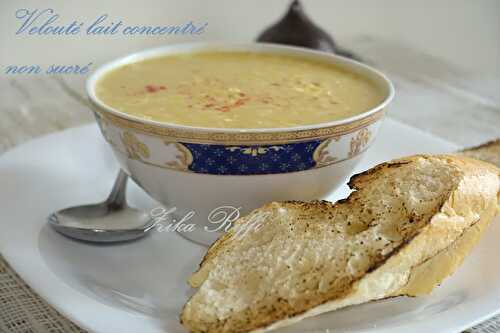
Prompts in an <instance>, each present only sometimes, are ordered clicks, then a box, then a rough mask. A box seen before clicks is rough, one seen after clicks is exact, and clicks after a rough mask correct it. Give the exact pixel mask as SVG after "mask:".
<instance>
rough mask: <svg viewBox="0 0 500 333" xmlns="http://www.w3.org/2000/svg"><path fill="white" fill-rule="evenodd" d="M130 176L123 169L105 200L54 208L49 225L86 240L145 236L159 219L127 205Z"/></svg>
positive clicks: (125, 239)
mask: <svg viewBox="0 0 500 333" xmlns="http://www.w3.org/2000/svg"><path fill="white" fill-rule="evenodd" d="M127 179H128V176H127V174H126V173H125V172H123V171H120V173H119V174H118V177H117V179H116V181H115V184H114V186H113V190H112V191H111V194H110V195H109V197H108V199H107V200H106V201H105V202H102V203H98V204H91V205H83V206H75V207H70V208H66V209H62V210H60V211H57V212H54V213H52V214H51V215H50V216H49V218H48V223H49V225H50V226H51V227H52V228H53V229H54V230H56V231H57V232H59V233H61V234H63V235H64V236H67V237H70V238H73V239H78V240H82V241H86V242H95V243H111V242H124V241H130V240H134V239H138V238H141V237H144V236H145V235H147V234H148V232H149V231H150V230H152V229H153V228H154V227H155V225H156V222H155V219H153V218H152V217H150V216H149V214H147V213H145V212H143V211H140V210H137V209H134V208H131V207H128V206H127V204H126V202H125V190H126V185H127Z"/></svg>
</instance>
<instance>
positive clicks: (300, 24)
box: [257, 0, 359, 60]
mask: <svg viewBox="0 0 500 333" xmlns="http://www.w3.org/2000/svg"><path fill="white" fill-rule="evenodd" d="M257 42H263V43H276V44H286V45H293V46H302V47H307V48H310V49H315V50H320V51H325V52H331V53H335V54H338V55H341V56H344V57H348V58H352V59H356V60H359V58H358V57H357V56H355V55H354V54H353V53H352V52H350V51H347V50H344V49H342V48H339V47H338V46H337V45H336V43H335V41H334V40H333V38H332V37H331V36H330V35H329V34H328V33H327V32H326V31H324V30H323V29H321V28H320V27H318V26H317V25H316V24H314V23H313V22H312V21H311V20H310V19H309V18H308V17H307V16H306V14H305V12H304V9H303V7H302V5H301V3H300V1H299V0H294V1H293V2H292V3H291V4H290V8H288V12H287V13H286V14H285V16H283V18H282V19H281V20H280V21H278V22H277V23H275V24H274V25H272V26H270V27H269V28H267V29H266V30H264V31H263V32H262V33H261V34H260V35H259V37H257Z"/></svg>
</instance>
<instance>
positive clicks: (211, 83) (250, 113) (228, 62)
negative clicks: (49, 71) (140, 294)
mask: <svg viewBox="0 0 500 333" xmlns="http://www.w3.org/2000/svg"><path fill="white" fill-rule="evenodd" d="M87 92H88V96H89V99H90V101H91V104H92V107H93V111H94V113H95V116H96V119H97V123H98V125H99V127H100V130H101V132H102V135H103V137H104V138H105V140H106V141H107V142H108V143H109V145H110V146H111V147H112V150H113V152H114V154H115V156H116V158H117V159H118V161H119V162H120V165H121V167H122V168H123V169H124V170H125V171H126V172H127V173H128V174H129V175H130V176H131V177H132V178H133V179H134V180H135V181H136V182H137V184H139V185H140V186H141V187H142V188H143V189H144V190H145V191H146V192H147V193H149V194H150V195H151V197H153V198H154V199H156V200H157V201H158V202H160V203H161V204H163V205H165V206H168V207H171V208H172V207H175V214H176V216H177V218H181V217H184V218H185V219H189V222H190V223H191V224H194V225H196V226H197V228H195V230H190V232H189V234H186V236H187V237H189V238H191V239H193V240H195V241H198V242H202V243H209V242H210V241H212V240H213V239H215V238H216V237H217V232H219V231H224V229H225V228H226V227H227V226H228V225H229V224H230V222H231V220H233V219H235V218H236V217H237V216H238V215H240V214H245V213H246V212H248V211H250V210H252V209H254V208H257V207H259V206H260V205H262V204H264V203H266V202H270V201H283V200H315V199H321V198H324V197H325V196H327V195H328V194H329V193H330V192H332V191H334V190H335V189H336V188H338V187H339V185H341V184H342V183H344V182H345V181H346V179H347V178H348V177H349V175H350V174H351V173H352V171H353V168H354V167H355V166H356V164H357V163H358V162H359V160H360V158H361V157H362V155H363V153H364V152H365V151H366V150H367V149H368V148H369V147H370V145H371V144H372V142H373V140H374V138H375V136H376V134H377V131H378V128H379V126H380V123H381V121H382V119H383V116H384V114H385V112H386V110H387V105H388V104H389V103H390V101H391V100H392V98H393V95H394V88H393V86H392V84H391V82H390V81H389V80H388V79H387V78H386V77H385V76H384V75H383V74H382V73H380V72H378V71H377V70H375V69H373V68H371V67H369V66H366V65H364V64H361V63H358V62H355V61H352V60H349V59H346V58H343V57H339V56H336V55H332V54H328V53H323V52H317V51H312V50H309V49H303V48H295V47H288V46H278V45H273V44H244V45H240V44H216V43H195V44H180V45H171V46H166V47H163V48H157V49H151V50H146V51H142V52H137V53H134V54H131V55H128V56H125V57H122V58H119V59H117V60H115V61H112V62H110V63H108V64H105V65H103V66H101V67H100V68H99V69H97V70H96V71H95V72H94V73H93V74H92V75H91V76H90V77H89V79H88V81H87ZM186 216H188V218H186Z"/></svg>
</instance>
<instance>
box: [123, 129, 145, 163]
mask: <svg viewBox="0 0 500 333" xmlns="http://www.w3.org/2000/svg"><path fill="white" fill-rule="evenodd" d="M121 140H122V143H123V145H124V146H125V149H126V150H127V155H128V157H129V158H131V159H134V160H143V159H148V158H149V156H150V155H151V153H150V152H149V148H148V146H146V145H145V144H144V143H143V142H141V141H140V140H139V139H138V138H137V137H136V136H135V135H134V134H133V133H132V132H130V131H124V132H123V133H122V135H121Z"/></svg>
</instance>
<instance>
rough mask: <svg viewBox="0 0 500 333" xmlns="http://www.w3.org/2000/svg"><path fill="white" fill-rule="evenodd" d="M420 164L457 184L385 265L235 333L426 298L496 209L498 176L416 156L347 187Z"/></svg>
mask: <svg viewBox="0 0 500 333" xmlns="http://www.w3.org/2000/svg"><path fill="white" fill-rule="evenodd" d="M421 159H439V160H440V161H441V162H443V163H446V164H449V165H451V166H453V168H456V169H457V170H460V181H459V182H458V183H457V186H455V187H454V188H453V189H452V190H451V191H450V192H449V193H446V194H445V195H443V200H442V201H441V203H440V205H438V206H437V207H436V210H435V211H434V212H433V213H432V217H431V218H430V220H429V222H428V223H427V224H426V225H425V226H424V227H422V228H421V229H420V230H419V231H418V233H417V234H415V235H414V236H413V237H412V238H411V239H409V240H408V241H407V242H406V243H403V244H401V246H399V247H398V248H397V249H395V250H394V251H392V252H391V253H390V254H389V255H388V256H387V257H386V258H385V260H383V261H382V262H379V263H377V265H376V266H374V267H371V268H370V270H369V271H368V272H367V273H366V274H365V275H364V276H362V277H361V278H359V279H357V280H355V281H354V282H353V283H352V284H351V285H350V287H349V288H347V289H346V290H345V292H344V293H343V294H341V295H335V297H334V298H332V299H329V300H327V301H326V302H324V303H323V304H321V305H318V306H315V307H312V308H309V309H308V310H306V311H304V312H302V313H299V314H297V313H295V314H294V315H293V316H292V317H290V318H283V319H279V320H273V321H272V322H270V323H267V324H266V325H264V326H262V327H260V328H255V329H253V328H252V329H249V330H238V332H253V333H257V332H267V331H270V330H273V329H276V328H279V327H283V326H288V325H290V324H292V323H295V322H298V321H300V320H302V319H304V318H307V317H311V316H315V315H318V314H321V313H324V312H328V311H332V310H335V309H339V308H342V307H345V306H350V305H355V304H360V303H364V302H369V301H373V300H378V299H383V298H388V297H394V296H401V295H409V296H417V295H422V294H426V293H429V292H431V291H432V289H433V288H434V287H435V286H436V285H438V284H439V283H441V282H442V280H443V279H445V278H446V277H447V276H449V275H450V274H452V273H453V272H454V271H455V270H456V269H457V267H458V266H459V265H460V264H461V263H462V262H463V260H464V258H465V256H466V255H467V254H468V253H469V252H470V250H471V249H472V248H473V246H474V245H475V244H476V243H477V241H478V240H479V238H480V236H481V234H482V233H483V232H484V230H485V229H486V226H487V225H488V224H489V223H490V222H491V220H492V219H493V217H494V216H495V215H496V213H497V212H498V210H499V197H500V193H499V191H500V180H499V177H500V171H499V169H498V168H496V167H494V166H492V165H491V164H488V163H484V162H481V161H478V160H474V159H471V158H468V157H464V156H453V155H439V156H428V155H417V156H412V157H408V158H402V159H397V160H394V161H391V162H387V163H382V164H380V165H378V166H376V167H375V168H373V169H370V170H368V171H366V172H363V173H361V174H358V175H355V176H353V177H352V178H351V180H350V181H349V186H350V187H351V188H352V189H354V190H358V189H360V188H362V187H364V186H370V183H371V179H372V177H376V176H377V175H378V174H379V173H380V172H382V173H384V172H385V170H388V169H390V168H397V167H398V166H403V165H407V164H411V163H416V162H417V161H418V160H421ZM353 198H355V195H351V196H349V197H348V198H347V199H345V200H342V201H340V202H339V203H342V202H344V203H345V202H348V201H349V200H355V199H353ZM339 203H335V204H332V203H329V202H325V201H316V202H311V203H301V202H285V203H281V205H287V206H291V207H295V208H297V209H301V210H308V209H314V210H318V211H322V210H331V209H335V206H336V205H338V204H339ZM275 204H276V203H270V204H267V205H265V206H264V207H262V208H260V209H259V210H265V209H269V208H270V205H275ZM232 236H233V234H232V232H231V231H230V232H228V233H226V234H225V235H224V236H222V237H221V238H220V239H219V240H217V241H216V242H215V243H214V244H213V245H212V246H211V247H210V248H209V250H208V252H207V254H206V255H205V257H204V259H203V261H202V262H201V264H200V268H199V269H198V271H197V272H195V273H194V274H193V276H192V277H191V278H190V280H189V283H190V284H191V285H192V286H193V287H199V286H201V284H203V282H204V281H205V279H206V278H207V277H208V274H209V272H210V270H211V268H212V267H211V265H212V261H213V260H212V259H213V258H215V257H216V256H217V255H218V254H219V253H220V252H221V251H224V249H225V247H226V244H227V243H228V242H230V241H231V240H232ZM188 303H189V301H188ZM188 303H187V304H188ZM189 320H190V319H189V316H187V315H186V313H185V308H184V309H183V313H182V316H181V322H183V323H184V324H188V322H189ZM209 332H216V331H209Z"/></svg>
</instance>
